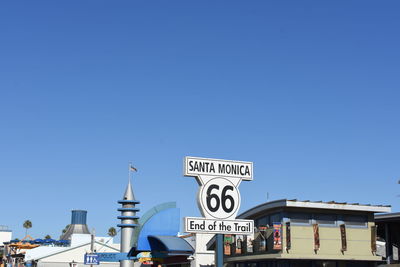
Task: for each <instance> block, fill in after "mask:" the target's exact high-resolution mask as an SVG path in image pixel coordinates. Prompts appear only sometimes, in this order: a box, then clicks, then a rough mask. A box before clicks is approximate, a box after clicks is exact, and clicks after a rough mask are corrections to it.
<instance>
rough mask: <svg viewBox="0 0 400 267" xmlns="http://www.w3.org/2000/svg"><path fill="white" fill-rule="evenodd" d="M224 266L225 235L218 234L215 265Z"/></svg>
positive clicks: (217, 266) (216, 266)
mask: <svg viewBox="0 0 400 267" xmlns="http://www.w3.org/2000/svg"><path fill="white" fill-rule="evenodd" d="M223 266H224V235H223V234H216V245H215V267H223Z"/></svg>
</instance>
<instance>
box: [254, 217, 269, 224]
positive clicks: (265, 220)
mask: <svg viewBox="0 0 400 267" xmlns="http://www.w3.org/2000/svg"><path fill="white" fill-rule="evenodd" d="M267 224H268V216H264V217H261V218H258V219H257V221H256V226H266V225H267Z"/></svg>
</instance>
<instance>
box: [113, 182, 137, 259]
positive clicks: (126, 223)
mask: <svg viewBox="0 0 400 267" xmlns="http://www.w3.org/2000/svg"><path fill="white" fill-rule="evenodd" d="M118 203H119V204H122V208H119V209H118V211H120V212H121V216H118V219H120V220H121V224H118V225H117V226H118V227H121V252H122V253H128V252H129V250H130V249H131V248H132V245H133V244H132V236H133V231H134V229H135V227H138V224H137V220H138V219H139V217H138V216H136V212H138V211H139V209H137V208H135V205H136V204H139V203H140V202H139V201H137V200H135V196H134V195H133V191H132V186H131V181H130V179H129V182H128V185H127V186H126V190H125V194H124V197H123V200H119V201H118ZM120 266H121V267H133V261H132V260H123V261H121V262H120Z"/></svg>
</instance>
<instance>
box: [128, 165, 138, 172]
mask: <svg viewBox="0 0 400 267" xmlns="http://www.w3.org/2000/svg"><path fill="white" fill-rule="evenodd" d="M129 170H130V171H131V172H137V169H136V168H135V167H133V166H129Z"/></svg>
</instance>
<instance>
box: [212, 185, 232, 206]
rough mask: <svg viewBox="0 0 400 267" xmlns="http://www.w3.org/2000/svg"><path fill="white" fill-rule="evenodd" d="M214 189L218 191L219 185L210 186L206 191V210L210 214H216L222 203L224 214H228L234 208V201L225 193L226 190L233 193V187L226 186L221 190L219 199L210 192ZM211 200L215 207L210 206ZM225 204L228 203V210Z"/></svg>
mask: <svg viewBox="0 0 400 267" xmlns="http://www.w3.org/2000/svg"><path fill="white" fill-rule="evenodd" d="M214 189H216V190H219V185H216V184H213V185H210V187H209V188H208V189H207V208H208V209H209V210H210V211H212V212H216V211H217V210H218V209H219V207H220V205H221V203H222V209H223V210H224V211H225V212H226V213H230V212H231V211H232V210H233V209H234V207H235V200H234V199H233V197H232V196H230V195H227V194H226V192H227V191H228V190H230V191H233V186H230V185H227V186H225V187H224V188H223V189H222V193H221V199H220V198H219V196H218V195H217V194H215V193H212V192H211V191H212V190H214ZM212 199H214V200H215V206H212V205H211V200H212ZM227 202H229V203H228V204H230V205H229V208H228V206H227Z"/></svg>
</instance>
